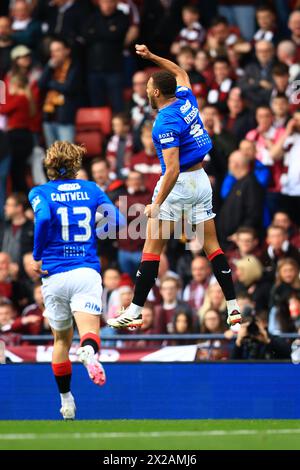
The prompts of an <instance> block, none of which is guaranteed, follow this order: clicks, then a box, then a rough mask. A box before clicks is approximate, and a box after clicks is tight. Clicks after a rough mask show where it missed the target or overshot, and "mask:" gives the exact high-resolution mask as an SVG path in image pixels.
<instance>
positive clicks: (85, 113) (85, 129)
mask: <svg viewBox="0 0 300 470" xmlns="http://www.w3.org/2000/svg"><path fill="white" fill-rule="evenodd" d="M111 121H112V111H111V109H110V108H109V107H101V108H80V109H79V110H78V111H77V114H76V137H75V141H76V143H78V144H79V143H83V144H84V145H85V146H86V149H87V154H88V156H89V157H94V156H96V155H99V154H101V152H102V147H103V142H104V139H105V138H107V137H108V136H109V135H110V134H111Z"/></svg>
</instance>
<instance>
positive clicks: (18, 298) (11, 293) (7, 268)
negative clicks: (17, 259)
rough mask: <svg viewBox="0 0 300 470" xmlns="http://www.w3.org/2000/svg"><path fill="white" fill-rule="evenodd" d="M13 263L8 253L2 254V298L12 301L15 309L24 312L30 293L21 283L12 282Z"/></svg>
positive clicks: (0, 272)
mask: <svg viewBox="0 0 300 470" xmlns="http://www.w3.org/2000/svg"><path fill="white" fill-rule="evenodd" d="M11 268H12V263H11V258H10V256H9V254H8V253H4V252H0V296H2V297H6V298H8V299H9V300H11V301H12V302H13V304H14V306H15V308H16V309H17V310H19V311H21V310H23V308H24V307H26V305H28V304H29V301H30V293H29V292H28V290H27V289H26V287H25V286H24V285H23V284H22V283H21V282H19V281H15V280H12V269H11Z"/></svg>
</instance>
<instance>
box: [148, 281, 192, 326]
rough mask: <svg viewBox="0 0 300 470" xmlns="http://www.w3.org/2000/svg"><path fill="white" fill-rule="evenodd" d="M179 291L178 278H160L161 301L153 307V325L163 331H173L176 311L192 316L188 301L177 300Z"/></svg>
mask: <svg viewBox="0 0 300 470" xmlns="http://www.w3.org/2000/svg"><path fill="white" fill-rule="evenodd" d="M179 291H180V285H179V281H178V279H175V278H174V277H170V276H165V277H164V278H163V279H162V280H161V284H160V293H161V296H162V303H161V305H159V306H157V307H155V326H156V327H157V328H158V329H159V330H161V331H163V332H165V333H173V319H174V316H175V314H176V313H177V312H179V311H181V312H182V311H185V312H187V313H189V314H190V315H191V317H192V311H191V308H190V307H189V305H188V303H187V302H184V301H182V300H179Z"/></svg>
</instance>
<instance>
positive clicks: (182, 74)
mask: <svg viewBox="0 0 300 470" xmlns="http://www.w3.org/2000/svg"><path fill="white" fill-rule="evenodd" d="M135 50H136V53H137V54H138V55H139V56H141V57H142V58H143V59H146V60H151V61H152V62H154V63H155V64H157V65H158V66H159V67H161V68H162V69H165V70H167V71H168V72H170V73H172V74H173V75H175V78H176V82H177V85H178V86H186V87H188V88H191V82H190V79H189V76H188V74H187V73H186V71H185V70H183V69H182V68H181V67H179V65H177V64H175V63H174V62H172V61H171V60H168V59H164V58H163V57H160V56H158V55H155V54H152V52H150V51H149V49H148V47H147V46H145V45H144V44H136V45H135Z"/></svg>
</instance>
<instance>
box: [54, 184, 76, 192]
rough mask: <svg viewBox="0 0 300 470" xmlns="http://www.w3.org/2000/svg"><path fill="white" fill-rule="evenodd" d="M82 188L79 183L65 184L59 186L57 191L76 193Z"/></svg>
mask: <svg viewBox="0 0 300 470" xmlns="http://www.w3.org/2000/svg"><path fill="white" fill-rule="evenodd" d="M80 188H81V186H80V184H79V183H64V184H60V185H59V186H57V189H58V190H59V191H76V190H77V189H80Z"/></svg>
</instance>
